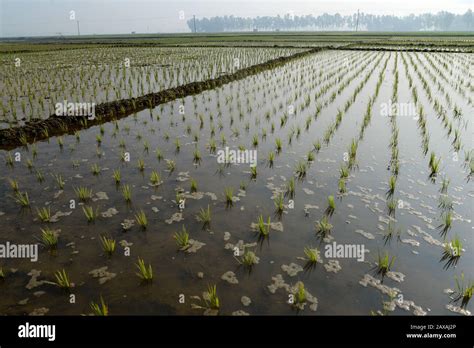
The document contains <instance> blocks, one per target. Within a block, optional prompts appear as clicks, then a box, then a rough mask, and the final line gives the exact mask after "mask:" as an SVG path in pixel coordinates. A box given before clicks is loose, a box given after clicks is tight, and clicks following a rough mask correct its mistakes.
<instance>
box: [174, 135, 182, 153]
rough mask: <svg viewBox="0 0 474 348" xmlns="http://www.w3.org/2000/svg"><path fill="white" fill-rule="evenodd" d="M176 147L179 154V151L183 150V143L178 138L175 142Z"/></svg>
mask: <svg viewBox="0 0 474 348" xmlns="http://www.w3.org/2000/svg"><path fill="white" fill-rule="evenodd" d="M174 145H175V149H176V152H179V150H180V149H181V142H180V141H179V139H178V138H176V140H175V141H174Z"/></svg>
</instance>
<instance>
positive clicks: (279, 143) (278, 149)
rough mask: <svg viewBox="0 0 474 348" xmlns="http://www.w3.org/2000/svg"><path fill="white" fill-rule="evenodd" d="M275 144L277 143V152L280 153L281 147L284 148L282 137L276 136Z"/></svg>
mask: <svg viewBox="0 0 474 348" xmlns="http://www.w3.org/2000/svg"><path fill="white" fill-rule="evenodd" d="M275 145H276V149H277V152H278V153H280V152H281V149H282V145H281V139H280V138H276V139H275Z"/></svg>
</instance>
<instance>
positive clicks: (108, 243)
mask: <svg viewBox="0 0 474 348" xmlns="http://www.w3.org/2000/svg"><path fill="white" fill-rule="evenodd" d="M100 241H101V243H102V250H104V252H105V253H106V254H107V255H108V256H112V254H113V253H114V252H115V247H116V242H115V239H113V238H107V237H105V236H101V237H100Z"/></svg>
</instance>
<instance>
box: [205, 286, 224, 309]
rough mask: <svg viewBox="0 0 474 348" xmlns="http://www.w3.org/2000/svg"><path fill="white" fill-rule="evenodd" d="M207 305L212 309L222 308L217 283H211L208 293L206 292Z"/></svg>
mask: <svg viewBox="0 0 474 348" xmlns="http://www.w3.org/2000/svg"><path fill="white" fill-rule="evenodd" d="M206 295H207V296H206V297H207V298H206V299H205V302H206V306H207V307H208V308H211V309H219V308H220V302H219V297H218V296H217V286H216V285H212V286H211V285H209V286H208V288H207V293H206Z"/></svg>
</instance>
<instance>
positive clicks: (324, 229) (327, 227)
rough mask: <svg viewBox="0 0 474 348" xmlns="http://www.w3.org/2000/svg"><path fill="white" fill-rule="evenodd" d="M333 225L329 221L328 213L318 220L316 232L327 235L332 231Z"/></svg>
mask: <svg viewBox="0 0 474 348" xmlns="http://www.w3.org/2000/svg"><path fill="white" fill-rule="evenodd" d="M332 227H333V226H332V225H331V224H330V223H329V220H328V217H327V215H324V216H323V217H322V219H321V220H319V221H316V232H317V233H319V234H321V235H323V236H326V235H327V234H328V233H329V232H331V229H332Z"/></svg>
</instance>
